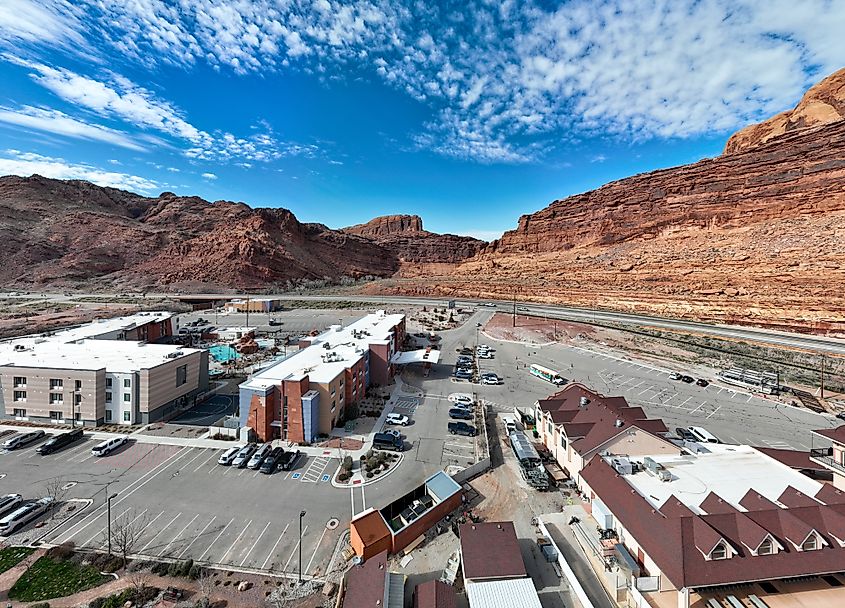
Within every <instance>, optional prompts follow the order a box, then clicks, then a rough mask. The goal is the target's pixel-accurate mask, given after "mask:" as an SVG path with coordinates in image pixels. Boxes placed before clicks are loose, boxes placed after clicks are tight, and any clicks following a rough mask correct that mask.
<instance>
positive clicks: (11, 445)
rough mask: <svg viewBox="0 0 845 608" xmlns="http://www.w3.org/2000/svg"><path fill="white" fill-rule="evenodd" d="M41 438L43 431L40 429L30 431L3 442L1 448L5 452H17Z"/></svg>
mask: <svg viewBox="0 0 845 608" xmlns="http://www.w3.org/2000/svg"><path fill="white" fill-rule="evenodd" d="M43 436H44V431H42V430H40V429H39V430H37V431H30V432H28V433H21V434H20V435H15V436H14V437H12V438H10V439H7V440H6V441H4V442H3V448H4V449H6V450H17V449H18V448H22V447H24V446H26V445H29V444H30V443H32V442H33V441H37V440H38V439H41V438H42V437H43Z"/></svg>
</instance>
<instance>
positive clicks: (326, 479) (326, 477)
mask: <svg viewBox="0 0 845 608" xmlns="http://www.w3.org/2000/svg"><path fill="white" fill-rule="evenodd" d="M328 480H329V476H328V475H323V477H322V478H321V479H320V481H328Z"/></svg>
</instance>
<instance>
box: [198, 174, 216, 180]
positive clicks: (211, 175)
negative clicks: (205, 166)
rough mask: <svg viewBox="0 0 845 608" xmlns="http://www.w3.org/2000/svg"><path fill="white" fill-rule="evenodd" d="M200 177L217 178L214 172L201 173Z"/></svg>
mask: <svg viewBox="0 0 845 608" xmlns="http://www.w3.org/2000/svg"><path fill="white" fill-rule="evenodd" d="M202 178H203V179H207V180H215V179H217V176H216V175H215V174H214V173H203V174H202Z"/></svg>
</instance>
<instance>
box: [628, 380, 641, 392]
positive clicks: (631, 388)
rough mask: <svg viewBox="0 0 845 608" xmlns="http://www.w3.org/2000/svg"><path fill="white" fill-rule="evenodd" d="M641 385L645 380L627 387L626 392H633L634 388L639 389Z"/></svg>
mask: <svg viewBox="0 0 845 608" xmlns="http://www.w3.org/2000/svg"><path fill="white" fill-rule="evenodd" d="M643 384H645V380H640V381H639V382H637V383H636V384H634V385H633V386H629V387H628V390H629V391H632V390H634V389H635V388H639V387H640V386H641V385H643Z"/></svg>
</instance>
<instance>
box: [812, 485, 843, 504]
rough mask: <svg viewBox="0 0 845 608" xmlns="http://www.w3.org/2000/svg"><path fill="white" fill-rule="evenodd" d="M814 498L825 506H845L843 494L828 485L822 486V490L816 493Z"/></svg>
mask: <svg viewBox="0 0 845 608" xmlns="http://www.w3.org/2000/svg"><path fill="white" fill-rule="evenodd" d="M816 498H817V499H818V500H820V501H822V502H823V503H824V504H826V505H842V504H845V492H843V491H842V490H840V489H838V488H836V487H835V486H834V485H833V484H829V483H825V484H822V489H821V490H819V491H818V492H816Z"/></svg>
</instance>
